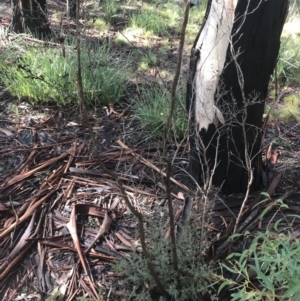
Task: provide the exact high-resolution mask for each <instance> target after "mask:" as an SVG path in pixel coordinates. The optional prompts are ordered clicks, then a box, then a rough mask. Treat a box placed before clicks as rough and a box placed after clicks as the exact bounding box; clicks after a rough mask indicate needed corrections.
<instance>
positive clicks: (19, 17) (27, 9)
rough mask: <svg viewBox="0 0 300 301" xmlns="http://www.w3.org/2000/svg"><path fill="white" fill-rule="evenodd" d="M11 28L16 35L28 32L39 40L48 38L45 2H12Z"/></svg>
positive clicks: (49, 33)
mask: <svg viewBox="0 0 300 301" xmlns="http://www.w3.org/2000/svg"><path fill="white" fill-rule="evenodd" d="M12 28H13V30H14V31H15V32H17V33H24V32H26V31H30V32H31V33H32V34H33V35H34V36H36V37H38V38H39V39H44V38H47V37H49V36H50V35H51V29H50V26H49V22H48V20H47V17H46V0H13V17H12Z"/></svg>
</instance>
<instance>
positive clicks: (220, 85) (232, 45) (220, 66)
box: [187, 0, 289, 194]
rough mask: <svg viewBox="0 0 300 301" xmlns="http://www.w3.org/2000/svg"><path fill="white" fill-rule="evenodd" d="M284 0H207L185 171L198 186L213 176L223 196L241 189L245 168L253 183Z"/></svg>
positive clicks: (192, 80)
mask: <svg viewBox="0 0 300 301" xmlns="http://www.w3.org/2000/svg"><path fill="white" fill-rule="evenodd" d="M288 3H289V1H288V0H272V1H270V0H269V1H265V0H209V1H208V6H207V11H206V14H205V18H204V24H203V25H202V27H201V29H200V31H199V34H198V36H197V38H196V41H195V43H194V46H193V49H192V53H191V60H190V75H189V81H188V84H187V109H188V112H189V128H190V137H189V140H190V159H189V172H190V174H191V176H192V177H193V178H194V179H195V180H196V181H197V182H198V183H199V184H201V185H202V184H203V183H205V181H206V180H207V178H208V177H210V175H211V174H212V173H213V178H212V179H213V184H214V185H216V186H218V187H220V186H222V190H223V191H224V192H225V193H228V194H229V193H233V192H245V191H246V189H247V185H248V182H249V172H248V171H249V169H250V168H251V170H253V182H252V189H253V190H255V189H258V188H259V185H260V180H261V154H260V151H261V143H262V115H263V112H264V101H265V98H266V95H267V92H268V84H269V80H270V76H271V74H272V73H273V70H274V68H275V66H276V62H277V58H278V53H279V47H280V36H281V32H282V29H283V25H284V22H285V19H286V15H287V12H288ZM249 162H250V163H249ZM249 164H250V165H251V166H250V168H249ZM247 166H248V167H247ZM247 168H248V170H247Z"/></svg>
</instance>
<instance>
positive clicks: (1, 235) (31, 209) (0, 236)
mask: <svg viewBox="0 0 300 301" xmlns="http://www.w3.org/2000/svg"><path fill="white" fill-rule="evenodd" d="M56 190H57V189H53V190H52V191H50V192H49V193H48V194H47V195H45V196H44V197H43V198H41V199H40V200H39V201H37V202H35V203H34V204H32V205H31V206H30V207H29V208H28V209H27V210H26V212H25V213H24V215H22V216H21V217H20V218H19V219H18V220H17V221H15V222H14V223H13V224H11V225H10V226H9V227H8V228H7V229H5V230H4V231H3V232H1V233H0V239H3V238H4V237H5V236H6V235H7V234H9V233H10V232H12V231H13V230H14V229H15V228H16V227H17V226H19V225H20V224H22V223H23V222H24V221H26V219H27V218H29V217H30V216H31V215H32V214H33V213H34V211H35V210H36V209H37V208H38V207H39V206H41V205H42V204H43V203H44V202H45V201H46V200H47V199H48V198H49V197H50V196H51V195H52V194H53V193H54V192H56Z"/></svg>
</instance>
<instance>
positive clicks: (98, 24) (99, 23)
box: [87, 18, 109, 32]
mask: <svg viewBox="0 0 300 301" xmlns="http://www.w3.org/2000/svg"><path fill="white" fill-rule="evenodd" d="M87 25H88V26H89V27H92V28H94V29H96V30H98V31H100V32H104V31H107V30H108V29H109V25H108V24H107V23H106V22H105V21H104V20H103V19H100V18H97V19H95V20H90V21H88V22H87Z"/></svg>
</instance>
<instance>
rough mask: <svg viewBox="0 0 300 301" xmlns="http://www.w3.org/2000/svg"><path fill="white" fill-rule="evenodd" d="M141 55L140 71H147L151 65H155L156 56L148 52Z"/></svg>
mask: <svg viewBox="0 0 300 301" xmlns="http://www.w3.org/2000/svg"><path fill="white" fill-rule="evenodd" d="M142 55H143V58H142V60H141V62H140V65H139V67H140V69H142V70H147V69H148V68H149V66H151V65H155V64H156V63H157V56H156V54H155V53H153V52H151V51H149V52H148V54H146V55H144V54H142Z"/></svg>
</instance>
